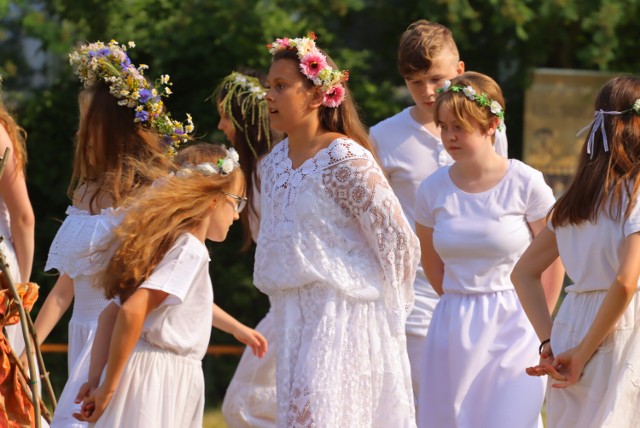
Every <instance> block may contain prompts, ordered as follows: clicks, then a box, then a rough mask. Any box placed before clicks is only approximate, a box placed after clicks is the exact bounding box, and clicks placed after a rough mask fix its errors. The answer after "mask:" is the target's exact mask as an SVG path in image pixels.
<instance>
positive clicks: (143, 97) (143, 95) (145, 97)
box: [138, 89, 151, 104]
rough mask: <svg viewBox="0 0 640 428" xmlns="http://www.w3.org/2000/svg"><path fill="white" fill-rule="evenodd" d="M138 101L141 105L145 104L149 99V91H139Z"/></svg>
mask: <svg viewBox="0 0 640 428" xmlns="http://www.w3.org/2000/svg"><path fill="white" fill-rule="evenodd" d="M139 93H140V98H139V100H138V101H140V102H141V103H142V104H146V103H147V101H149V100H150V99H151V91H150V90H149V89H140V92H139Z"/></svg>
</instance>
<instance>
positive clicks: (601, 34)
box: [0, 0, 640, 400]
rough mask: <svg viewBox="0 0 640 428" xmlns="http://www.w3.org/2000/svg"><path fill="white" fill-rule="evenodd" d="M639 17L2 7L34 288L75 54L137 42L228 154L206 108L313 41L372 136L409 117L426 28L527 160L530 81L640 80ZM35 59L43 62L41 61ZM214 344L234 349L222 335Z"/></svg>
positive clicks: (67, 150)
mask: <svg viewBox="0 0 640 428" xmlns="http://www.w3.org/2000/svg"><path fill="white" fill-rule="evenodd" d="M639 13H640V0H589V1H583V0H489V1H477V0H403V1H397V0H253V1H251V0H48V1H44V2H43V1H41V0H12V1H9V0H0V72H2V73H3V75H4V76H5V84H4V87H5V93H4V97H5V99H6V100H8V104H10V105H11V106H15V109H14V110H15V112H16V115H17V118H18V120H19V122H20V123H21V124H22V126H24V127H25V129H27V131H28V132H29V140H28V150H29V155H30V163H29V168H28V184H29V190H30V195H31V199H32V202H33V204H34V208H35V211H36V215H37V218H38V221H37V230H36V234H37V245H36V250H37V252H36V260H35V269H34V277H35V279H36V280H37V281H38V282H39V283H40V284H41V287H42V295H43V296H44V295H46V293H47V292H48V290H49V289H50V287H51V286H52V285H53V282H54V280H55V278H54V277H51V276H45V275H43V274H42V269H43V266H44V261H45V260H46V254H47V251H48V247H49V244H50V242H51V240H52V238H53V236H54V234H55V231H56V230H57V228H58V225H59V221H60V219H62V218H63V217H64V211H65V207H66V205H67V204H68V198H67V196H66V188H67V185H68V181H69V176H70V172H71V162H72V158H73V137H74V134H75V130H76V126H77V106H76V94H77V91H78V88H79V84H78V82H77V79H75V78H74V77H73V75H72V73H71V70H70V68H69V66H68V64H67V53H68V52H69V51H70V50H71V49H72V47H73V46H74V45H75V44H76V43H77V42H79V41H95V40H98V39H100V40H102V41H105V42H106V41H108V40H109V39H111V38H113V39H116V40H118V41H120V42H126V41H128V40H134V41H135V42H136V44H137V47H136V48H135V49H132V50H131V51H130V54H131V56H132V58H133V60H134V62H136V63H146V64H149V66H150V70H149V73H147V74H148V75H149V76H150V78H152V79H154V78H156V77H158V76H159V75H160V74H164V73H168V74H170V75H171V78H172V81H173V82H174V86H173V88H172V89H173V91H174V95H173V96H172V97H171V98H169V100H168V107H169V109H170V110H171V111H172V113H173V116H174V117H176V118H178V119H180V118H183V117H184V114H185V113H187V112H190V113H192V115H193V117H194V121H195V124H196V134H197V135H198V136H199V137H200V139H202V140H208V141H219V142H222V141H224V137H223V136H222V134H221V133H219V132H218V131H217V130H216V125H217V121H218V117H217V112H216V109H215V106H214V105H212V104H211V102H210V101H205V100H206V99H207V97H208V96H209V95H210V94H211V92H212V91H213V89H214V88H215V86H216V84H217V83H218V82H219V80H220V79H221V78H222V77H223V76H225V75H226V74H228V73H229V72H230V71H231V70H233V69H239V68H244V67H252V68H255V69H257V70H261V71H263V72H266V71H267V70H268V66H269V62H270V59H271V58H270V55H269V54H268V53H267V50H266V48H265V45H266V43H268V42H270V41H271V40H273V39H274V38H275V37H280V36H299V35H303V34H305V33H306V32H307V31H309V30H313V31H315V32H316V34H317V35H318V37H319V39H318V43H319V46H320V47H322V48H323V49H325V50H326V51H327V52H328V53H329V54H330V55H331V56H332V58H333V59H334V60H335V61H336V62H337V64H338V65H339V66H340V68H343V69H349V70H350V72H351V80H350V82H349V85H350V89H351V90H352V92H353V95H354V98H355V99H356V100H357V102H358V104H359V105H360V109H361V113H362V116H363V118H364V120H365V122H366V123H367V124H368V125H373V124H375V123H376V122H378V121H380V120H382V119H384V118H385V117H388V116H390V115H392V114H394V113H396V112H398V111H399V110H401V109H402V108H404V107H405V106H406V105H407V104H408V97H407V95H406V91H404V85H403V83H404V82H403V81H402V79H401V78H400V76H399V75H398V74H397V66H396V50H397V44H398V40H399V37H400V35H401V33H402V32H403V31H404V30H405V29H406V27H407V25H408V24H409V23H411V22H413V21H415V20H417V19H421V18H426V19H429V20H432V21H437V22H441V23H443V24H445V25H447V26H449V27H450V28H451V29H452V31H453V32H454V36H455V38H456V40H457V43H458V46H459V49H460V52H461V57H462V59H463V60H464V61H465V63H466V66H467V69H470V70H477V71H481V72H484V73H487V74H489V75H491V76H493V77H494V78H496V80H497V81H498V83H500V85H501V87H502V89H503V92H504V93H505V97H506V99H507V108H506V122H507V129H508V133H509V139H510V150H511V155H516V156H517V155H518V153H519V151H520V148H519V147H520V144H521V141H520V139H521V137H520V135H521V131H522V105H523V93H524V89H525V88H526V86H527V84H528V71H529V70H530V69H531V68H532V67H557V68H585V69H600V70H616V71H624V72H637V71H638V69H640V56H639V55H638V53H637V52H638V47H637V42H638V39H639V37H638V35H639V31H638V28H637V17H638V16H639ZM27 44H28V45H29V46H30V47H29V49H27V48H26V46H27ZM34 48H35V53H36V54H38V55H42V56H43V59H44V61H43V62H38V61H34V59H33V53H34ZM239 247H240V231H239V227H234V228H233V229H232V232H231V235H230V237H229V239H228V240H227V242H225V243H223V244H215V245H212V246H211V253H212V263H211V265H212V277H213V280H214V284H215V294H216V301H217V302H218V303H219V304H220V305H221V306H222V307H223V308H225V309H226V310H228V311H229V312H230V313H231V314H233V315H235V316H237V317H238V318H239V319H240V320H241V321H243V322H245V323H247V324H249V325H254V324H255V323H257V322H258V320H259V319H260V318H261V317H262V315H263V314H264V313H265V311H266V309H267V308H268V301H267V299H266V297H265V296H263V295H262V294H261V293H260V292H259V291H257V290H256V289H255V287H253V285H252V283H251V274H252V254H251V253H249V254H240V253H239V252H238V249H239ZM65 332H66V323H65V322H63V323H61V324H60V325H59V327H58V328H57V329H56V331H54V334H53V336H52V338H51V341H63V340H66V336H65ZM213 342H215V343H221V342H227V343H233V339H232V338H230V337H229V336H228V335H224V334H221V333H214V336H213ZM236 361H237V359H235V358H228V359H216V360H215V361H213V362H211V361H210V359H207V360H206V361H205V371H206V372H207V373H208V374H211V378H212V379H213V381H212V382H210V384H211V385H214V389H213V390H210V391H208V394H209V395H208V398H209V399H213V400H216V399H219V398H220V397H221V396H222V394H223V393H224V388H225V385H226V382H227V381H228V379H229V377H230V375H231V372H232V371H233V366H234V364H235V362H236ZM56 369H57V368H53V370H52V371H56ZM58 371H63V369H62V368H59V370H58ZM208 380H209V377H208Z"/></svg>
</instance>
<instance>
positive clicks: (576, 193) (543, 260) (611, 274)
mask: <svg viewBox="0 0 640 428" xmlns="http://www.w3.org/2000/svg"><path fill="white" fill-rule="evenodd" d="M595 109H596V111H595V116H594V120H593V122H592V123H591V125H590V126H589V127H587V128H585V129H588V131H589V134H588V136H587V138H586V139H585V143H584V146H583V148H582V151H581V153H580V160H579V164H578V169H577V172H576V175H575V177H574V179H573V182H572V184H571V185H570V186H569V188H568V189H567V191H566V192H565V193H564V194H563V195H562V196H561V197H560V199H559V200H558V202H556V204H555V205H554V206H553V209H552V211H551V215H550V221H549V226H548V228H545V229H544V230H543V231H542V233H540V235H539V236H538V237H536V239H535V240H534V241H533V243H532V244H531V246H530V247H529V248H528V249H527V251H526V252H525V253H524V255H523V256H522V258H521V259H520V261H519V262H518V263H517V264H516V266H515V269H514V270H513V274H512V279H513V283H514V284H515V286H516V290H517V291H518V296H519V297H520V300H521V302H522V306H523V307H524V309H525V311H526V313H527V316H528V317H529V319H530V320H531V322H532V324H533V326H534V328H535V330H536V333H537V334H538V338H539V339H540V340H541V341H542V344H541V346H540V362H539V364H538V365H536V366H534V367H530V368H529V369H527V373H529V374H530V375H532V376H544V375H548V376H549V377H551V378H552V380H551V381H550V382H551V385H550V388H548V390H547V426H548V427H569V426H571V427H594V428H595V427H632V426H638V423H639V421H640V407H639V406H638V403H640V388H639V387H638V386H639V385H640V298H639V296H638V290H639V287H640V280H639V278H640V204H639V203H638V197H639V196H638V195H639V189H640V180H639V177H640V78H639V77H637V76H623V77H616V78H613V79H611V80H609V81H608V82H607V83H605V84H604V85H603V86H602V88H601V89H600V91H599V93H598V95H597V98H596V102H595ZM558 255H559V256H560V258H561V259H562V261H563V262H564V265H565V266H566V267H567V273H568V275H569V276H570V277H571V279H572V280H573V282H574V283H573V285H571V286H569V287H567V296H566V297H565V299H564V301H563V302H562V305H561V306H560V309H559V311H558V314H557V316H556V318H555V320H552V319H551V317H550V316H549V314H548V313H547V312H546V311H544V310H543V306H544V296H543V292H542V289H541V287H540V277H541V273H542V272H543V271H544V270H545V269H546V268H547V266H548V265H549V264H550V263H551V261H552V260H553V259H554V258H556V257H558Z"/></svg>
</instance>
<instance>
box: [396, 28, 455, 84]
mask: <svg viewBox="0 0 640 428" xmlns="http://www.w3.org/2000/svg"><path fill="white" fill-rule="evenodd" d="M446 49H449V50H450V52H451V53H452V54H453V55H454V57H455V61H456V62H457V61H459V60H460V57H459V54H458V47H457V46H456V42H455V41H454V40H453V34H452V33H451V30H449V29H448V28H447V27H445V26H444V25H441V24H438V23H435V22H429V21H427V20H424V19H421V20H419V21H416V22H414V23H412V24H411V25H409V27H407V29H406V31H405V32H404V33H403V34H402V37H400V45H399V47H398V71H399V73H400V75H401V76H402V77H404V78H408V77H410V76H411V75H412V74H414V73H418V72H426V71H429V69H430V68H431V63H432V61H433V58H435V57H436V56H437V55H439V54H440V53H441V52H443V51H444V50H446Z"/></svg>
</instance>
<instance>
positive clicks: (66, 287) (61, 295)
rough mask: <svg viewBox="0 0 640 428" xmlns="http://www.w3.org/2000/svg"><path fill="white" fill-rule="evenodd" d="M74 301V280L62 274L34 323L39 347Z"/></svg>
mask: <svg viewBox="0 0 640 428" xmlns="http://www.w3.org/2000/svg"><path fill="white" fill-rule="evenodd" d="M72 300H73V280H72V279H71V278H69V276H68V275H66V274H61V275H60V276H59V277H58V280H57V281H56V284H55V285H54V286H53V288H52V289H51V292H49V295H48V296H47V299H46V300H45V301H44V304H43V305H42V308H41V309H40V312H38V317H37V318H36V321H35V323H34V327H35V329H36V334H37V336H38V345H41V344H42V343H43V342H44V341H45V340H46V339H47V337H48V336H49V333H51V330H53V328H54V327H55V326H56V324H58V321H60V318H62V315H64V313H65V312H66V311H67V309H69V305H71V301H72Z"/></svg>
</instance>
